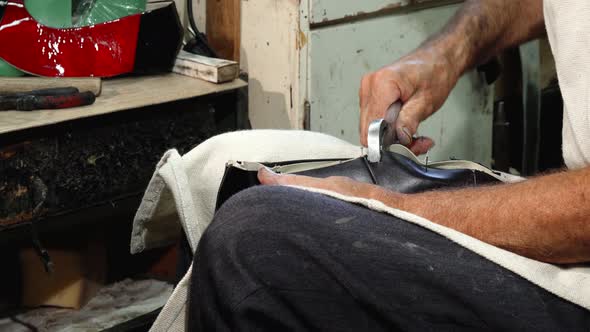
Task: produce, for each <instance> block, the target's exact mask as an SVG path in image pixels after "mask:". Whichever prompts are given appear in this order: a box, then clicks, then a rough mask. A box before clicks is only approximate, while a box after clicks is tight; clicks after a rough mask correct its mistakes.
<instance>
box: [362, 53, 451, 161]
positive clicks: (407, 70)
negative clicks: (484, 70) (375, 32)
mask: <svg viewBox="0 0 590 332" xmlns="http://www.w3.org/2000/svg"><path fill="white" fill-rule="evenodd" d="M453 68H454V67H453V64H451V63H450V62H449V61H448V60H447V57H446V56H445V55H444V53H443V52H442V51H441V50H440V47H439V46H430V47H426V48H422V49H419V50H417V51H416V52H414V53H412V54H410V55H408V56H406V57H404V58H402V59H400V60H399V61H397V62H396V63H394V64H392V65H390V66H387V67H384V68H382V69H380V70H378V71H376V72H374V73H371V74H368V75H366V76H365V77H363V80H362V82H361V89H360V92H359V97H360V108H361V121H360V126H361V127H360V131H361V143H362V144H363V145H365V146H366V145H367V132H368V128H369V124H371V122H372V121H374V120H376V119H381V118H386V119H387V116H386V115H387V114H385V113H386V111H387V109H388V108H389V106H390V105H391V104H393V103H395V102H396V101H401V102H402V104H403V107H402V109H401V111H400V113H399V115H398V117H397V121H396V123H395V124H390V125H391V126H392V127H393V128H395V130H396V133H397V138H398V139H399V141H400V143H402V144H404V145H406V146H408V147H410V149H411V150H412V152H414V153H415V154H423V153H426V152H427V151H428V150H429V149H430V148H431V147H432V146H433V145H434V142H433V141H432V140H431V139H429V138H425V137H421V138H420V139H418V140H415V141H414V140H413V139H412V137H413V136H414V135H415V134H416V132H417V130H418V126H419V125H420V122H422V121H424V120H425V119H426V118H428V117H429V116H430V115H432V114H433V113H434V112H436V111H437V110H438V109H439V108H440V107H441V106H442V105H443V103H444V102H445V100H446V99H447V97H448V96H449V93H450V92H451V90H452V89H453V87H454V86H455V84H456V83H457V80H458V79H459V75H460V72H458V71H457V70H454V69H453Z"/></svg>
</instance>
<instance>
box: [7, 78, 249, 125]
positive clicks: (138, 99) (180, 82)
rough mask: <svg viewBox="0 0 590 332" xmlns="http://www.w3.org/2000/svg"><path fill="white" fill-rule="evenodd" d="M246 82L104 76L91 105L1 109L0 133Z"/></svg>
mask: <svg viewBox="0 0 590 332" xmlns="http://www.w3.org/2000/svg"><path fill="white" fill-rule="evenodd" d="M245 85H246V83H245V82H244V81H241V80H235V81H233V82H229V83H224V84H213V83H209V82H205V81H202V80H199V79H195V78H191V77H187V76H182V75H177V74H166V75H159V76H142V77H132V78H118V79H111V80H105V81H103V87H102V94H101V95H100V97H98V98H97V99H96V102H95V103H94V104H93V105H90V106H86V107H76V108H71V109H62V110H46V111H34V112H17V111H7V112H0V134H5V133H9V132H14V131H18V130H23V129H31V128H35V127H41V126H47V125H52V124H56V123H60V122H65V121H71V120H76V119H82V118H87V117H93V116H98V115H102V114H108V113H113V112H118V111H123V110H127V109H135V108H140V107H145V106H151V105H156V104H162V103H167V102H171V101H176V100H183V99H189V98H194V97H199V96H205V95H210V94H215V93H220V92H224V91H229V90H234V89H237V88H240V87H243V86H245Z"/></svg>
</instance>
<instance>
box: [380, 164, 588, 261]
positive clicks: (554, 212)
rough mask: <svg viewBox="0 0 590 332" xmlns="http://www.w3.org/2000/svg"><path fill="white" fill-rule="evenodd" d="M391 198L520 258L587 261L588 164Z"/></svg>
mask: <svg viewBox="0 0 590 332" xmlns="http://www.w3.org/2000/svg"><path fill="white" fill-rule="evenodd" d="M395 200H396V201H395V202H393V201H392V202H391V204H388V205H391V206H395V207H399V208H402V209H403V210H406V211H408V212H412V213H414V214H417V215H420V216H423V217H425V218H427V219H429V220H432V221H433V222H436V223H439V224H441V225H444V226H447V227H449V228H453V229H456V230H458V231H460V232H462V233H465V234H467V235H470V236H473V237H475V238H478V239H480V240H482V241H484V242H487V243H490V244H493V245H495V246H498V247H500V248H503V249H506V250H509V251H512V252H515V253H518V254H521V255H523V256H527V257H530V258H534V259H538V260H541V261H546V262H552V263H579V262H588V261H590V168H588V169H584V170H579V171H568V172H561V173H556V174H552V175H547V176H542V177H539V178H534V179H531V180H527V181H525V182H521V183H516V184H508V185H497V186H490V187H482V188H473V189H465V190H456V191H450V192H449V191H437V192H428V193H424V194H418V195H404V196H403V199H402V200H401V201H400V199H399V197H397V196H396V198H395ZM385 203H386V204H387V203H388V202H385Z"/></svg>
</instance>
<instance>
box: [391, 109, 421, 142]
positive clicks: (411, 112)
mask: <svg viewBox="0 0 590 332" xmlns="http://www.w3.org/2000/svg"><path fill="white" fill-rule="evenodd" d="M427 114H428V113H427V112H426V105H425V103H424V99H423V98H412V99H410V100H409V101H408V102H407V103H406V104H404V106H403V107H402V109H401V111H400V112H399V115H398V117H397V121H396V123H395V130H396V133H397V138H398V139H399V141H400V143H402V144H403V145H406V146H409V145H410V144H412V141H413V137H414V135H416V132H417V131H418V126H420V122H422V121H423V120H424V119H426V118H427V117H428V115H427Z"/></svg>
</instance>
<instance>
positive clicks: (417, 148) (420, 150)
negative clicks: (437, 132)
mask: <svg viewBox="0 0 590 332" xmlns="http://www.w3.org/2000/svg"><path fill="white" fill-rule="evenodd" d="M432 147H434V141H433V140H432V139H431V138H429V137H418V138H417V139H415V140H414V141H413V142H412V144H411V145H410V146H409V148H410V150H411V151H412V152H413V153H414V154H415V155H417V156H419V155H423V154H425V153H426V152H428V151H429V150H430V149H432Z"/></svg>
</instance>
